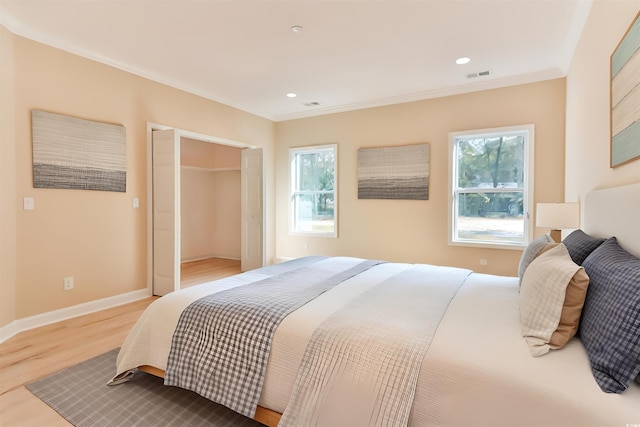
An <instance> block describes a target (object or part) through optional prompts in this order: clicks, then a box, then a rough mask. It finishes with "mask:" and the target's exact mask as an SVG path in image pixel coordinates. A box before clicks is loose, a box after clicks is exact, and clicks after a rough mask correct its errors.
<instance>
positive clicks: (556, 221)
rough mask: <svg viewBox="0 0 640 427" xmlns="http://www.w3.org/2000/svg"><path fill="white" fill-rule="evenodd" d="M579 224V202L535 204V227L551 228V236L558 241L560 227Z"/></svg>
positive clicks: (564, 227) (559, 238)
mask: <svg viewBox="0 0 640 427" xmlns="http://www.w3.org/2000/svg"><path fill="white" fill-rule="evenodd" d="M579 226H580V204H579V203H577V202H575V203H538V204H537V205H536V227H545V228H551V233H550V234H551V238H552V239H553V240H554V241H556V242H560V241H561V240H562V235H561V231H560V230H562V229H574V228H578V227H579Z"/></svg>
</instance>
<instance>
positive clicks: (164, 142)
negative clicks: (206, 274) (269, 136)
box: [148, 124, 264, 295]
mask: <svg viewBox="0 0 640 427" xmlns="http://www.w3.org/2000/svg"><path fill="white" fill-rule="evenodd" d="M148 131H149V132H148V133H149V149H148V154H149V163H150V170H151V173H150V175H151V176H150V180H149V183H150V185H149V187H150V188H149V200H150V207H151V208H150V224H151V227H150V228H151V230H150V237H151V239H150V240H151V242H150V244H149V250H150V254H151V256H150V257H149V258H150V260H149V263H150V269H149V271H152V274H151V275H150V276H151V277H150V287H151V289H152V292H153V294H154V295H165V294H167V293H169V292H172V291H174V290H177V289H179V288H180V283H181V264H182V263H183V262H196V261H201V260H203V259H207V258H220V259H221V260H222V261H223V264H224V260H225V259H226V260H239V261H240V264H241V269H242V270H243V271H245V270H249V269H253V268H257V267H260V266H262V265H263V264H264V262H263V253H264V250H263V246H262V245H263V242H264V238H263V227H262V224H263V208H262V203H263V202H262V201H263V197H262V192H263V187H262V182H263V179H262V150H261V149H259V148H253V147H252V146H249V145H248V144H243V143H239V142H236V141H229V140H225V139H221V138H216V137H211V136H207V135H201V134H196V133H193V132H188V131H183V130H178V129H171V128H166V127H164V126H160V125H154V124H149V125H148ZM226 264H228V263H226Z"/></svg>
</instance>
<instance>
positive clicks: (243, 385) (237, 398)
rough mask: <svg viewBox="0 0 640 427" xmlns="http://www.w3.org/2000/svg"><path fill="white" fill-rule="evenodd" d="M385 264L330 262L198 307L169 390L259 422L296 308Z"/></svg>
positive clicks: (179, 345)
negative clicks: (283, 329)
mask: <svg viewBox="0 0 640 427" xmlns="http://www.w3.org/2000/svg"><path fill="white" fill-rule="evenodd" d="M380 263H381V261H370V260H367V261H365V260H362V259H357V258H330V259H325V260H322V259H321V260H318V261H317V262H314V263H312V264H311V265H305V266H302V267H298V268H294V269H293V270H291V271H287V272H284V273H281V274H276V275H275V276H272V277H269V278H267V279H263V280H259V281H257V282H253V283H250V284H247V285H244V286H239V287H237V288H234V289H229V290H226V291H221V292H217V293H215V294H212V295H209V296H207V297H204V298H200V299H199V300H196V301H194V302H193V303H192V304H190V305H189V306H188V307H187V308H186V309H185V310H184V311H183V312H182V314H181V316H180V320H179V321H178V326H177V328H176V330H175V332H174V334H173V341H172V344H171V351H170V353H169V359H168V363H167V369H166V372H165V384H167V385H173V386H178V387H182V388H185V389H188V390H192V391H195V392H196V393H198V394H200V395H202V396H204V397H206V398H207V399H209V400H212V401H214V402H217V403H220V404H222V405H224V406H227V407H228V408H231V409H233V410H234V411H236V412H239V413H241V414H243V415H246V416H248V417H253V415H254V414H255V410H256V408H257V406H258V400H259V398H260V393H261V391H262V385H263V381H264V372H265V369H266V365H267V359H268V356H269V350H270V348H271V341H272V338H273V334H274V333H275V330H276V328H277V327H278V325H279V324H280V322H281V321H282V320H283V319H284V318H285V317H286V316H287V315H288V314H289V313H291V312H292V311H294V310H295V309H296V308H298V307H301V306H302V305H304V304H305V303H307V302H308V301H310V300H312V299H314V298H316V297H317V296H319V295H321V294H322V293H324V292H326V291H327V290H329V289H331V288H333V287H334V286H336V285H338V284H339V283H341V282H342V281H344V280H347V279H348V278H350V277H353V276H355V275H357V274H359V273H361V272H363V271H366V270H368V269H369V268H371V267H373V266H374V265H376V264H380Z"/></svg>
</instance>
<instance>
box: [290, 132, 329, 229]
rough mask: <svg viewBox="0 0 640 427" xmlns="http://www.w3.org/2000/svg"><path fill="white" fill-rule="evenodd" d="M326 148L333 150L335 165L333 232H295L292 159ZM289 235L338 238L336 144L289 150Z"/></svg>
mask: <svg viewBox="0 0 640 427" xmlns="http://www.w3.org/2000/svg"><path fill="white" fill-rule="evenodd" d="M327 148H332V149H333V154H334V159H335V165H334V172H333V197H334V205H333V231H332V232H321V231H314V232H311V231H296V230H294V219H295V211H294V209H295V206H294V204H293V193H294V191H295V189H294V188H293V185H294V182H295V178H294V176H293V171H292V170H291V164H292V163H293V161H294V157H295V155H296V154H297V153H304V152H314V151H319V150H323V149H327ZM288 203H289V210H288V212H289V235H291V236H309V237H329V238H337V237H338V144H323V145H312V146H307V147H291V148H289V201H288Z"/></svg>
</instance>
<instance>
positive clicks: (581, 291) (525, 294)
mask: <svg viewBox="0 0 640 427" xmlns="http://www.w3.org/2000/svg"><path fill="white" fill-rule="evenodd" d="M545 249H546V248H545ZM588 285H589V277H587V274H586V273H585V272H584V269H583V268H582V267H580V266H579V265H577V264H576V263H575V262H573V261H572V260H571V256H570V255H569V252H568V251H567V248H566V246H564V245H563V244H558V245H556V246H555V247H552V248H551V249H548V250H546V252H544V253H543V254H541V255H539V256H538V257H537V258H536V259H534V260H533V261H532V262H531V264H529V268H527V270H526V271H525V273H524V277H523V279H522V287H521V289H520V322H521V331H522V335H523V336H524V338H525V340H526V341H527V344H528V345H529V352H530V353H531V355H532V356H542V355H543V354H546V353H548V352H549V350H550V349H558V348H562V347H564V346H565V345H566V344H567V342H569V340H570V339H571V338H572V337H573V336H574V335H575V334H576V331H577V330H578V325H579V323H580V313H581V311H582V306H583V304H584V300H585V295H586V293H587V287H588Z"/></svg>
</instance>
